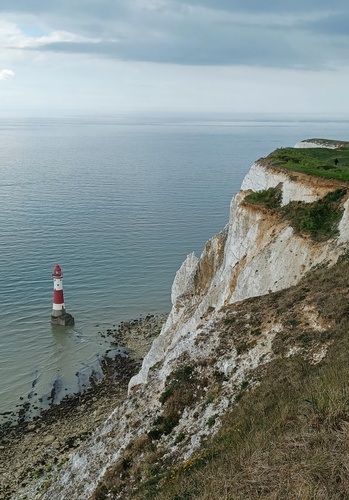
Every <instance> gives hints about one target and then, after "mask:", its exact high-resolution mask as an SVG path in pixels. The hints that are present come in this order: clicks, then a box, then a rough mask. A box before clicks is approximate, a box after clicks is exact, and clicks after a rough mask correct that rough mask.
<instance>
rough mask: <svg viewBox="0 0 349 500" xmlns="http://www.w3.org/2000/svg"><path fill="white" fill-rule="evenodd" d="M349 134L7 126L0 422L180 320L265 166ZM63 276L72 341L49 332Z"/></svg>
mask: <svg viewBox="0 0 349 500" xmlns="http://www.w3.org/2000/svg"><path fill="white" fill-rule="evenodd" d="M347 128H348V122H347V121H346V120H341V119H334V118H330V119H326V118H325V119H314V118H309V117H308V118H306V117H305V118H304V119H302V120H300V119H299V118H297V119H294V118H290V117H276V118H275V117H258V118H254V117H225V118H224V119H223V118H222V117H220V118H217V117H216V118H214V119H213V118H212V119H207V117H206V118H205V119H202V118H201V119H199V118H197V117H192V118H188V117H182V118H178V117H177V118H176V119H173V118H172V119H169V118H166V119H165V118H159V117H157V118H156V119H154V118H152V119H142V120H136V119H133V120H130V119H127V120H126V119H117V118H115V119H114V118H113V119H112V118H108V119H106V118H93V119H92V118H83V119H82V118H71V119H65V120H63V119H27V120H23V119H22V120H20V119H1V120H0V138H1V141H0V183H1V187H2V190H1V197H0V279H1V286H0V318H1V327H0V413H7V412H8V414H7V415H3V416H2V417H0V423H1V422H2V421H6V420H7V419H8V418H10V417H11V413H12V412H17V411H18V408H19V406H17V405H20V406H22V405H23V404H24V403H29V404H30V406H31V408H32V410H33V412H32V414H35V407H37V409H39V408H40V406H42V405H45V404H51V403H52V401H53V402H55V403H56V402H59V400H60V398H62V397H64V396H65V395H66V394H70V393H72V392H76V391H79V390H83V389H84V386H86V385H87V384H88V381H89V378H90V377H91V375H92V376H96V377H98V376H101V368H100V360H101V358H102V357H103V355H104V354H105V353H106V351H107V350H108V349H111V346H110V340H109V338H108V337H107V336H105V335H104V333H105V331H106V330H107V329H108V328H114V326H113V325H115V326H116V325H117V324H119V323H120V322H121V321H126V320H129V319H131V318H138V317H139V316H141V315H143V316H144V315H146V314H148V313H156V312H162V311H168V310H169V309H170V292H171V284H172V281H173V278H174V275H175V272H176V271H177V269H178V268H179V266H180V265H181V263H182V261H183V260H184V258H185V256H186V255H187V254H188V253H190V252H192V251H195V252H196V254H197V255H199V254H200V252H201V251H202V249H203V246H204V243H205V241H206V240H207V239H209V238H210V237H211V236H212V235H213V234H215V233H216V232H218V231H220V230H221V229H222V228H223V227H224V225H225V224H226V223H227V222H228V216H229V215H228V214H229V203H230V200H231V197H232V196H233V195H234V194H235V193H236V192H237V191H238V189H239V187H240V185H241V182H242V179H243V177H244V175H245V174H246V173H247V171H248V169H249V167H250V165H251V164H252V162H253V161H254V160H256V159H257V158H259V157H261V156H264V155H267V154H268V153H269V152H270V151H272V150H273V149H275V148H277V147H283V146H292V145H294V144H295V142H297V141H299V140H302V139H304V138H311V137H326V138H330V139H331V138H332V139H340V140H346V139H347ZM56 264H59V265H60V266H61V267H62V270H63V273H64V295H65V304H66V308H67V311H68V312H69V313H71V314H73V316H74V317H75V321H76V325H75V326H74V327H73V328H62V327H53V326H51V325H50V314H51V307H52V279H51V273H52V270H53V267H54V266H55V265H56ZM117 352H118V351H117V348H116V350H115V353H117ZM120 352H122V351H120ZM53 389H54V392H53V393H52V390H53ZM53 396H54V397H53ZM48 398H53V399H48ZM40 399H42V401H40Z"/></svg>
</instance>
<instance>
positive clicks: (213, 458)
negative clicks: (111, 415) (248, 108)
mask: <svg viewBox="0 0 349 500" xmlns="http://www.w3.org/2000/svg"><path fill="white" fill-rule="evenodd" d="M348 283H349V255H348V256H344V257H342V258H341V259H340V261H339V262H338V263H337V264H336V265H335V266H333V267H331V268H326V266H322V267H319V268H317V269H316V270H314V271H312V272H310V273H308V274H307V275H306V276H305V277H304V278H303V279H302V280H301V282H300V283H299V284H298V285H297V286H294V287H292V288H289V289H287V290H282V291H280V292H277V293H270V294H268V295H265V296H261V297H254V298H250V299H248V300H246V301H242V302H240V303H238V304H234V305H230V306H226V307H225V308H224V309H223V310H222V318H221V320H220V323H218V324H217V325H216V328H217V329H219V330H220V331H221V337H222V341H223V344H224V341H226V342H229V340H230V338H231V336H232V335H236V336H238V337H241V338H242V337H243V338H244V339H245V343H246V342H247V344H246V345H242V344H241V346H239V345H238V344H237V345H236V347H237V348H239V349H240V350H242V352H245V350H246V349H249V348H251V346H253V345H254V342H255V338H256V336H257V337H258V335H259V334H260V332H261V330H262V329H263V328H264V325H265V324H270V323H273V322H274V321H277V322H278V323H279V324H280V325H282V329H281V330H280V331H278V334H277V335H276V336H275V338H274V340H273V342H272V349H273V352H274V355H275V357H274V360H273V361H271V362H269V363H267V364H266V365H261V366H259V367H258V368H257V369H256V370H255V371H254V373H253V374H252V373H251V376H249V377H248V378H247V379H245V380H244V381H243V382H242V383H241V387H240V392H239V393H238V394H237V397H236V398H235V400H233V401H231V404H230V406H229V407H228V408H227V410H226V411H225V414H224V415H223V416H222V415H220V416H218V415H217V414H216V412H213V413H212V415H211V416H210V417H209V418H208V419H207V421H206V427H207V428H208V429H210V428H213V426H214V425H215V423H216V420H217V418H218V419H219V420H220V421H221V423H222V425H221V427H220V431H219V434H218V435H216V436H215V437H213V438H207V439H206V440H203V441H202V445H201V448H199V449H197V450H196V452H195V454H194V455H193V456H191V457H190V458H189V459H188V460H185V461H181V460H180V459H179V460H176V459H174V458H169V455H168V448H167V447H168V446H171V445H169V443H171V442H173V443H175V444H177V445H178V444H179V443H182V442H185V441H186V440H188V439H190V438H191V436H190V434H189V430H188V429H184V430H183V429H182V430H180V431H179V430H178V429H177V422H178V419H179V418H180V415H181V414H182V413H183V410H184V408H188V407H191V408H193V407H197V409H199V406H200V405H205V406H207V405H211V404H213V403H214V401H215V400H216V399H219V397H220V390H221V389H222V387H223V386H224V385H225V384H227V383H230V381H229V380H228V379H227V378H225V377H224V376H221V375H222V374H217V377H216V378H215V380H214V383H213V381H212V380H211V378H212V377H211V378H210V379H206V380H204V379H201V378H200V376H199V374H200V373H203V370H202V369H201V368H202V367H203V366H204V363H205V360H202V361H201V362H200V363H203V364H202V367H201V368H200V367H199V366H198V365H197V364H193V363H192V362H190V359H189V358H188V359H183V360H182V363H181V366H180V368H178V369H177V370H176V371H175V372H173V373H172V374H171V375H170V377H169V378H168V379H167V381H166V386H165V389H164V391H163V393H162V394H161V395H160V399H159V402H160V403H161V407H160V409H159V414H158V417H159V418H158V419H157V420H155V421H154V424H153V429H152V430H157V431H158V432H159V436H160V435H167V434H168V432H169V434H168V435H169V436H172V441H171V439H170V440H168V439H167V441H166V442H167V443H168V444H167V445H166V446H164V444H163V443H162V442H161V439H160V440H159V439H158V435H157V434H155V435H152V433H151V432H150V433H148V434H143V435H141V436H140V437H138V438H137V439H136V440H135V441H134V442H132V443H131V444H130V445H129V446H128V447H127V449H126V450H125V452H124V454H123V456H122V457H121V458H120V460H119V461H118V462H117V463H116V464H115V465H114V467H113V468H112V469H111V470H109V472H108V473H107V475H106V476H105V477H104V481H103V483H101V484H100V486H99V488H98V490H97V492H96V494H95V496H94V498H95V499H96V500H102V499H107V498H123V499H124V500H127V499H131V498H132V500H141V499H142V500H144V499H152V500H212V499H216V498H217V499H218V498H219V499H221V498H222V499H226V500H228V499H229V500H230V499H232V500H235V499H236V500H242V499H243V500H245V499H268V500H270V499H279V498H280V499H291V500H292V499H302V500H310V499H327V500H330V499H331V500H336V499H338V500H339V499H345V498H348V491H349V472H348V471H349V467H348V464H349V364H348V359H349V335H348V334H349V295H348V292H349V287H348ZM307 311H313V312H314V311H315V312H316V315H317V318H318V319H317V324H321V325H322V328H318V327H316V328H315V327H314V325H313V323H312V319H311V318H312V314H310V315H307ZM223 313H224V314H223ZM234 344H235V340H234ZM223 347H224V345H222V344H220V346H219V350H220V349H221V348H223ZM227 349H228V345H227V347H226V349H225V350H227ZM322 349H324V350H325V351H326V350H327V354H326V356H324V357H323V359H322V360H321V361H320V362H315V361H314V359H315V358H314V356H313V353H314V352H321V351H322ZM290 352H293V355H290V354H289V353H290ZM218 355H220V352H218ZM207 361H208V360H206V362H207ZM205 387H209V391H208V392H206V393H205V392H203V390H204V389H205ZM202 394H205V396H204V399H203V398H201V397H200V396H201V395H202ZM197 405H199V406H197ZM172 419H173V420H172ZM166 421H168V422H169V423H170V425H169V427H168V428H167V426H166V425H167V424H166ZM174 421H175V425H174V426H172V423H174ZM171 422H172V423H171ZM165 424H166V425H165Z"/></svg>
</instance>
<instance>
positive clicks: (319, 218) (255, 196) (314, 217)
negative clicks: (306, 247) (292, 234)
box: [245, 187, 346, 241]
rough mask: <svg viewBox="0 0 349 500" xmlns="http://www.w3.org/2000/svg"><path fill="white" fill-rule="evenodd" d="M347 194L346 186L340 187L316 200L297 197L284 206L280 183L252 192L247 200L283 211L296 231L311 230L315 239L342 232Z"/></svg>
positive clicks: (308, 231)
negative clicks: (345, 196)
mask: <svg viewBox="0 0 349 500" xmlns="http://www.w3.org/2000/svg"><path fill="white" fill-rule="evenodd" d="M345 194H346V189H336V190H334V191H332V192H330V193H328V194H327V195H326V196H324V198H322V199H320V200H318V201H315V202H313V203H305V202H300V201H293V202H291V203H289V204H288V205H285V206H284V207H281V190H280V188H279V187H276V188H269V189H265V190H263V191H256V192H254V193H251V194H249V195H247V196H246V197H245V200H246V201H247V202H248V203H252V204H253V205H264V206H266V207H267V208H269V209H272V210H275V211H277V212H279V213H280V214H281V216H282V217H283V218H284V219H286V220H288V221H289V223H290V225H291V226H292V227H293V228H294V229H295V231H296V232H304V233H309V234H310V235H311V237H312V238H313V239H314V240H316V241H325V240H328V239H329V238H334V237H335V236H337V234H338V224H339V222H340V220H341V218H342V214H343V208H342V206H341V200H342V198H343V196H344V195H345Z"/></svg>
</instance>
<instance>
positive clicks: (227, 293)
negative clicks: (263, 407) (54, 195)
mask: <svg viewBox="0 0 349 500" xmlns="http://www.w3.org/2000/svg"><path fill="white" fill-rule="evenodd" d="M309 145H311V143H309V142H307V143H306V146H307V147H309ZM298 146H303V144H302V143H301V144H300V145H298ZM318 146H319V144H318V143H314V147H318ZM320 146H321V145H320ZM276 186H279V187H280V189H281V190H282V204H283V205H287V204H288V203H290V201H303V202H307V203H309V202H313V201H315V200H318V199H320V198H322V197H324V196H325V195H326V194H327V193H329V192H331V191H333V190H335V189H337V188H338V187H340V186H341V184H340V183H339V182H336V181H331V180H324V179H321V178H314V177H309V176H306V175H304V174H300V173H296V172H291V173H287V172H284V171H281V170H276V169H273V168H271V167H270V166H268V165H265V164H264V162H261V161H259V162H256V163H254V164H253V165H252V167H251V169H250V171H249V172H248V174H247V175H246V177H245V179H244V181H243V184H242V187H241V190H240V191H239V192H238V194H237V195H236V196H235V197H234V198H233V200H232V202H231V207H230V217H229V223H228V224H227V226H226V227H225V228H224V230H223V231H222V232H220V233H218V234H217V235H216V236H214V237H213V238H212V239H211V240H209V241H208V242H207V243H206V245H205V248H204V250H203V252H202V254H201V256H200V258H197V257H196V256H195V255H194V254H190V255H188V257H187V259H186V260H185V262H184V263H183V264H182V266H181V268H180V269H179V270H178V272H177V274H176V277H175V279H174V283H173V286H172V304H173V307H172V310H171V312H170V314H169V317H168V319H167V321H166V324H165V325H164V327H163V329H162V331H161V334H160V335H159V337H158V338H156V339H155V341H154V343H153V345H152V347H151V349H150V351H149V353H148V354H147V355H146V357H145V358H144V361H143V366H142V369H141V370H140V372H139V374H137V375H136V376H135V377H133V378H132V379H131V381H130V384H129V397H128V399H127V400H126V401H125V403H124V404H123V405H121V406H120V407H119V408H116V409H115V410H114V412H113V413H112V414H111V416H110V417H109V419H108V420H107V422H106V423H105V424H104V426H102V428H100V429H99V430H98V432H97V434H96V436H94V438H93V439H92V440H91V442H90V443H88V444H86V445H84V446H83V447H82V448H81V449H80V450H79V451H78V452H76V453H75V454H74V455H73V456H72V457H71V459H70V461H69V462H68V464H67V465H66V467H65V468H64V469H63V470H62V471H61V472H60V474H59V476H58V478H57V479H56V480H55V481H54V482H53V483H52V486H51V487H50V488H49V490H48V491H47V493H46V494H44V495H43V498H47V499H50V500H52V499H59V498H71V499H75V498H76V499H80V498H89V496H90V495H91V494H92V493H93V491H94V489H95V487H96V485H97V484H98V482H99V481H100V480H101V479H102V478H103V475H104V474H105V472H106V471H107V469H108V467H110V466H113V464H115V463H117V461H118V460H119V459H120V457H122V456H123V453H124V450H125V448H126V447H127V446H129V447H130V443H132V442H134V441H135V440H137V439H140V437H141V436H145V435H147V433H148V432H149V430H151V429H152V428H153V425H154V420H155V419H156V417H157V416H158V415H159V414H160V413H161V411H162V410H161V408H162V405H163V400H162V401H161V398H160V395H161V394H163V392H164V390H165V388H166V387H167V386H166V384H168V380H169V379H170V378H171V374H173V373H174V372H175V371H176V370H177V369H178V367H179V366H182V365H183V362H184V361H185V362H186V363H187V364H188V363H189V364H191V365H192V366H194V367H195V368H194V372H195V374H196V376H197V379H196V380H197V382H196V383H197V389H195V391H196V392H195V398H197V400H198V401H200V398H202V397H203V394H205V393H207V390H208V387H209V385H210V382H208V380H210V377H211V378H213V374H214V373H216V372H217V371H218V372H220V373H222V374H223V375H224V376H225V377H229V384H228V383H227V384H226V385H223V386H222V392H221V395H220V397H219V398H217V401H216V402H215V404H213V405H207V406H205V407H204V408H202V409H201V410H198V407H197V406H195V405H192V406H191V405H190V404H188V405H187V406H186V407H185V408H182V409H181V415H180V418H179V420H178V422H177V427H176V429H177V433H178V432H182V431H183V432H184V431H185V432H186V433H187V434H189V435H190V436H191V437H190V439H188V440H187V441H186V442H185V443H184V444H182V445H181V444H180V443H179V442H178V443H177V442H175V440H174V438H173V436H172V435H171V433H168V434H167V433H164V435H163V436H162V437H161V438H159V439H160V441H159V443H160V442H161V445H162V446H163V447H165V448H166V450H167V454H168V455H169V456H171V454H172V455H173V456H175V457H176V460H177V461H178V460H179V461H180V460H186V459H188V458H189V457H190V456H191V455H192V454H193V453H194V451H195V450H196V449H197V448H198V447H199V445H200V440H201V439H202V438H203V437H204V436H206V435H208V434H209V433H214V432H216V431H217V429H218V428H219V418H218V417H219V415H221V414H223V413H224V410H225V408H227V406H228V405H229V404H230V402H231V401H232V400H233V399H234V397H236V391H237V390H238V389H237V388H239V387H240V385H241V382H242V381H243V380H244V379H245V378H246V376H247V374H248V373H250V372H252V371H253V370H254V369H255V368H256V367H257V366H260V365H261V364H263V363H267V362H268V361H270V359H272V357H273V352H272V349H271V344H272V342H273V339H274V338H275V336H276V335H277V334H278V332H279V331H280V328H281V325H280V324H279V322H278V319H277V317H274V318H273V319H270V318H269V320H268V322H267V321H266V318H265V319H261V320H260V322H259V329H258V332H259V333H258V335H259V337H258V338H257V339H256V340H254V342H253V345H252V344H251V348H250V349H246V350H244V351H243V352H242V351H241V349H240V350H239V349H238V348H237V344H238V341H237V340H236V338H235V340H234V335H231V336H228V337H227V334H226V332H225V334H224V336H222V334H221V332H220V329H219V327H218V325H222V318H224V315H225V314H226V311H227V310H228V309H229V311H230V312H231V314H232V315H233V316H234V315H236V317H238V316H239V310H240V309H239V307H240V306H239V304H240V301H243V300H244V299H247V298H250V297H257V296H264V295H267V296H268V295H269V294H270V293H271V292H276V291H279V290H283V289H285V288H288V287H290V286H292V285H295V284H296V283H298V282H299V280H300V279H301V278H302V276H304V275H305V274H306V273H307V272H308V271H309V270H310V269H312V268H314V267H315V266H317V265H319V264H326V265H331V264H334V263H335V262H336V261H337V259H338V257H339V256H340V255H341V254H343V253H344V252H345V251H346V250H347V248H348V241H349V219H348V218H349V210H348V204H349V200H348V199H347V197H348V195H345V197H344V198H343V209H344V211H343V216H342V219H341V222H340V224H339V236H337V237H336V238H335V239H329V240H327V241H323V242H316V241H314V240H312V239H311V238H310V236H309V235H305V234H301V233H299V234H296V233H295V231H294V229H293V228H292V227H291V226H290V225H289V224H288V222H287V221H285V220H282V219H281V217H280V215H279V214H278V213H277V212H273V211H270V210H268V209H267V208H265V207H263V206H257V205H251V204H249V203H247V202H246V201H245V197H246V195H247V194H248V193H250V192H251V191H260V190H265V189H268V188H270V187H276ZM233 306H234V307H235V309H231V307H233ZM244 314H245V316H246V317H247V316H248V318H247V320H248V321H250V323H251V318H250V317H249V315H248V313H246V312H245V313H244ZM304 314H307V315H308V319H309V318H312V322H313V326H314V328H320V329H321V328H322V327H323V326H322V325H320V324H317V319H316V318H317V313H316V311H312V310H310V309H309V310H307V311H305V312H304ZM234 317H235V316H234ZM223 337H224V338H223ZM223 340H224V342H223ZM223 345H224V349H223V347H222V346H223ZM217 353H221V354H220V355H217ZM291 354H292V353H291V351H290V355H291ZM314 356H315V353H314ZM316 356H317V357H318V358H319V357H321V353H320V354H319V353H317V354H316ZM203 360H205V364H204V363H203ZM208 360H210V361H208ZM203 373H205V377H206V382H205V384H204V383H201V382H200V380H202V379H200V377H199V375H200V374H203ZM200 384H201V385H200ZM239 384H240V385H239ZM234 391H235V392H234ZM195 398H194V399H195ZM194 412H195V418H193V414H194ZM213 415H214V416H215V419H216V417H217V419H216V420H215V424H214V425H212V426H210V427H209V428H208V427H207V425H206V423H207V421H208V419H209V418H210V417H212V416H213ZM120 498H122V497H120Z"/></svg>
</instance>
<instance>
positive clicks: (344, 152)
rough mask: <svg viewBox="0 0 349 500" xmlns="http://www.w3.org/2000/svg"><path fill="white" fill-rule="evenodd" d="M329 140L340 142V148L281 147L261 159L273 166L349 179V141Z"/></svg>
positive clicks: (329, 177) (327, 176)
mask: <svg viewBox="0 0 349 500" xmlns="http://www.w3.org/2000/svg"><path fill="white" fill-rule="evenodd" d="M328 142H331V143H333V144H336V145H337V144H338V148H337V149H327V148H302V149H298V148H281V149H276V150H275V151H273V152H272V153H270V154H269V155H268V156H267V157H266V158H263V159H262V160H260V161H261V162H262V163H263V164H266V165H270V166H272V167H277V168H283V169H287V170H294V171H296V172H302V173H304V174H309V175H315V176H320V177H325V178H327V179H338V180H341V181H349V143H346V142H341V143H337V142H336V141H326V143H328Z"/></svg>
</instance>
